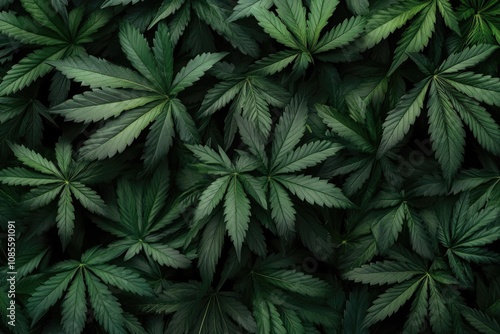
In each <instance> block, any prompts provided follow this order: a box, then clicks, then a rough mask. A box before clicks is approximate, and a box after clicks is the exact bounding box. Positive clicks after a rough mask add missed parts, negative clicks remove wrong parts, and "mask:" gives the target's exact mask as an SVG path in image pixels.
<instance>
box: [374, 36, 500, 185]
mask: <svg viewBox="0 0 500 334" xmlns="http://www.w3.org/2000/svg"><path fill="white" fill-rule="evenodd" d="M496 49H497V47H495V46H491V45H477V46H472V47H470V48H466V49H464V50H463V51H460V52H457V53H454V54H452V55H450V56H449V57H448V58H447V59H446V60H445V61H443V62H442V63H441V65H440V66H438V67H436V68H435V69H433V70H432V71H427V73H426V74H427V76H426V78H424V79H422V80H421V81H419V82H418V83H417V84H415V86H414V87H413V88H412V89H411V90H410V91H409V92H408V93H407V94H406V95H404V96H403V97H402V98H401V100H400V101H399V103H398V104H397V105H396V107H395V108H394V109H392V110H391V111H389V113H388V115H387V118H386V120H385V122H384V125H383V128H384V132H383V135H382V141H381V143H380V147H379V150H378V156H379V157H381V156H383V154H385V153H386V152H387V151H388V150H389V149H390V148H392V147H394V146H396V145H397V144H398V143H399V142H400V141H401V140H402V139H403V138H404V136H405V135H406V134H407V133H408V131H409V129H410V126H411V125H412V124H413V123H414V122H415V120H416V118H417V117H418V116H419V115H420V112H421V111H422V108H423V106H424V101H425V97H426V95H428V100H427V110H428V112H427V116H428V117H429V132H430V136H431V141H432V148H433V150H434V151H435V154H436V158H437V160H438V161H439V164H440V165H441V168H442V171H443V176H444V178H445V180H446V181H447V182H448V183H450V182H451V180H452V178H453V177H454V176H455V174H456V173H457V171H458V169H459V168H460V165H461V163H462V160H463V154H464V146H465V130H464V129H463V126H462V121H463V122H465V124H467V126H468V127H469V129H470V130H471V131H472V133H473V135H474V137H475V138H476V139H477V141H478V142H479V144H480V145H481V146H482V147H484V148H485V149H486V150H488V151H490V152H491V153H493V154H496V155H498V154H500V150H499V148H498V145H496V143H497V142H498V141H499V140H500V129H499V127H498V125H497V124H496V123H495V121H494V120H493V118H492V117H491V115H490V114H489V113H488V111H487V110H486V109H485V108H484V107H483V106H482V105H481V104H480V103H478V102H482V103H486V104H489V105H496V106H499V105H500V95H499V94H498V93H499V92H500V81H499V79H498V78H493V77H491V76H489V75H482V74H475V73H473V72H468V71H467V72H465V71H464V70H465V69H466V68H468V67H471V66H473V65H476V64H477V63H479V62H481V61H482V60H484V59H486V58H487V57H489V56H490V55H491V54H492V53H493V52H494V51H495V50H496ZM412 59H413V60H414V61H415V62H416V63H417V64H418V65H419V67H420V69H423V68H425V66H424V64H430V63H431V62H430V61H429V60H428V59H426V58H425V57H423V56H420V55H413V56H412ZM424 72H425V71H424Z"/></svg>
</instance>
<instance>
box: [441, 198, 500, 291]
mask: <svg viewBox="0 0 500 334" xmlns="http://www.w3.org/2000/svg"><path fill="white" fill-rule="evenodd" d="M471 204H472V203H470V200H469V193H468V192H465V193H463V194H462V196H460V199H459V200H458V201H457V203H456V204H455V205H454V206H453V207H451V206H450V205H448V206H446V207H445V206H444V205H443V207H441V208H436V213H435V214H436V219H437V220H438V221H439V227H438V235H437V237H438V239H439V241H440V242H441V244H442V245H443V246H444V247H446V249H447V252H446V257H447V259H448V262H449V265H450V267H451V269H452V271H453V273H454V274H455V275H456V277H458V278H459V279H460V281H461V282H462V283H463V284H466V285H468V286H471V285H472V282H473V277H472V275H473V274H472V268H471V266H470V265H469V263H479V264H487V263H494V262H498V261H499V260H500V258H499V256H498V254H497V253H495V252H492V251H490V250H488V249H487V248H485V247H484V246H485V245H488V244H490V243H492V242H494V241H496V240H498V239H499V238H500V227H499V226H498V219H499V217H500V212H499V209H498V206H494V205H486V206H485V207H484V208H482V206H481V205H478V204H477V203H476V204H474V205H471ZM451 208H452V209H453V211H452V212H450V211H451V210H450V209H451Z"/></svg>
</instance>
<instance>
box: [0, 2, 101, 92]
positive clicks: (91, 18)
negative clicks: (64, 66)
mask: <svg viewBox="0 0 500 334" xmlns="http://www.w3.org/2000/svg"><path fill="white" fill-rule="evenodd" d="M21 4H22V5H23V7H24V10H25V11H26V12H28V13H29V14H30V15H31V17H26V16H19V15H16V14H14V13H13V12H6V11H3V12H0V31H1V32H2V34H4V35H7V36H9V37H11V38H14V39H16V40H18V41H20V42H21V43H23V44H30V45H36V46H39V47H40V48H38V49H36V50H35V51H33V52H32V53H30V54H28V55H27V56H26V57H24V58H23V59H21V60H20V61H19V62H18V63H17V64H14V65H13V66H12V68H11V69H10V70H9V71H8V72H7V74H6V75H5V76H4V77H3V79H2V82H1V83H0V95H1V96H5V95H10V94H12V93H15V92H18V91H19V90H21V89H23V88H24V87H26V86H28V85H30V84H31V83H33V82H34V81H35V80H37V79H38V78H39V77H42V76H44V75H46V74H47V73H49V72H50V71H51V70H52V66H50V65H49V64H47V62H48V61H53V60H58V59H63V58H66V57H70V56H76V55H83V54H85V53H86V52H85V48H84V47H83V45H84V44H86V43H89V42H92V41H93V39H94V36H95V34H96V33H97V31H98V30H99V29H100V28H102V27H103V26H104V25H105V24H106V23H107V22H108V21H109V20H110V19H111V15H110V12H109V11H104V10H96V11H93V12H92V13H91V14H89V15H88V17H87V19H86V20H85V21H84V20H83V15H84V14H85V10H86V9H85V7H83V6H81V7H77V8H75V9H73V10H71V11H70V12H69V13H68V12H67V9H66V7H62V10H63V13H64V14H65V15H61V14H60V13H58V12H56V11H55V10H54V8H53V7H52V6H51V5H50V3H49V2H47V1H44V0H22V1H21ZM52 85H53V87H52V89H55V86H56V85H57V81H56V80H54V81H53V83H52Z"/></svg>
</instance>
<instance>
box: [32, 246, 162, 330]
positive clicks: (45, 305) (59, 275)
mask: <svg viewBox="0 0 500 334" xmlns="http://www.w3.org/2000/svg"><path fill="white" fill-rule="evenodd" d="M116 256H117V254H116V253H114V254H110V253H109V251H108V250H103V249H99V248H98V247H94V248H91V249H89V250H87V251H86V252H85V253H83V254H82V257H81V259H80V261H76V260H67V261H63V262H59V263H57V264H55V265H54V266H52V267H51V269H50V273H51V276H50V277H49V278H48V279H47V281H45V282H43V283H42V284H41V285H40V286H39V287H37V289H36V290H35V292H34V293H33V295H32V296H31V297H30V299H29V300H28V304H27V307H28V310H29V312H30V314H31V316H32V317H33V321H34V322H37V321H38V320H39V319H40V318H41V317H42V316H43V314H44V313H45V312H46V311H47V310H48V309H49V308H50V307H51V306H53V305H54V304H55V303H56V302H57V301H58V300H59V299H61V297H63V295H64V298H63V302H62V305H61V307H62V311H61V313H62V320H61V323H62V327H63V329H64V331H65V332H68V333H81V332H82V331H83V329H84V328H85V319H86V313H87V307H88V306H87V298H88V299H90V307H91V309H92V310H93V311H94V314H95V317H96V319H97V322H98V323H99V324H100V325H101V326H102V327H103V328H104V330H106V332H108V333H124V332H125V326H126V325H125V323H126V319H125V317H124V315H123V309H122V305H121V303H120V302H119V301H118V299H117V298H116V296H114V295H113V293H112V292H111V290H110V288H109V287H108V286H109V285H111V286H113V287H114V288H115V289H119V290H121V291H125V292H129V293H132V294H136V295H139V296H152V295H153V291H152V290H151V288H150V287H149V285H148V284H147V283H146V281H145V280H144V279H143V278H142V277H140V275H139V274H138V273H137V272H135V271H134V270H131V269H128V268H124V267H119V266H116V265H114V264H109V263H107V262H109V260H110V259H112V258H113V257H116Z"/></svg>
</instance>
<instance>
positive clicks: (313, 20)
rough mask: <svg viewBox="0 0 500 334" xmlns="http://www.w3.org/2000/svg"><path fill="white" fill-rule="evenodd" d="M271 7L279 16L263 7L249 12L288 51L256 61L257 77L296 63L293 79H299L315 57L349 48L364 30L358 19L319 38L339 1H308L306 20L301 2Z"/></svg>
mask: <svg viewBox="0 0 500 334" xmlns="http://www.w3.org/2000/svg"><path fill="white" fill-rule="evenodd" d="M274 4H275V5H276V12H277V14H278V16H277V15H276V14H275V13H274V12H272V11H269V10H267V9H266V8H265V7H262V6H252V7H251V12H252V14H253V16H254V17H255V18H256V19H257V21H258V22H259V25H260V26H261V27H262V28H263V29H264V31H265V32H266V33H268V34H269V35H270V36H271V37H272V38H273V39H275V40H276V41H278V42H279V43H281V44H283V45H285V46H286V47H287V48H288V49H286V50H283V51H280V52H277V53H274V54H272V55H269V56H268V57H265V58H263V59H261V60H259V61H258V62H257V63H256V66H255V69H256V70H258V72H259V73H265V74H268V75H269V74H274V73H276V72H280V71H282V70H283V69H284V68H285V67H287V66H288V65H289V64H291V63H292V62H295V64H294V69H293V72H294V75H295V76H300V75H302V74H303V73H304V72H305V70H306V69H307V68H308V67H309V66H310V64H311V63H313V62H314V57H315V56H318V55H320V54H324V53H325V52H328V51H331V50H334V49H337V48H340V47H342V46H345V45H347V44H349V43H350V42H352V41H354V40H355V39H356V38H357V37H358V36H359V35H360V34H361V33H362V32H363V29H364V19H363V18H362V17H361V16H358V17H351V18H349V19H345V20H344V21H343V22H342V23H341V24H339V25H337V26H335V27H334V28H333V29H331V30H330V31H328V32H326V33H324V34H322V32H323V29H324V28H325V26H326V25H327V23H328V20H329V19H330V18H331V17H332V15H333V12H334V11H335V8H336V7H337V5H338V1H328V0H318V1H311V2H310V5H309V8H308V9H309V11H308V13H307V19H306V9H305V8H304V7H303V5H302V1H293V0H275V1H274Z"/></svg>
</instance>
